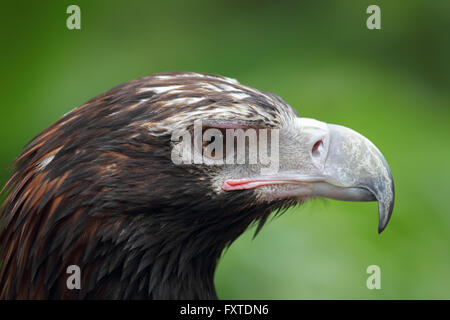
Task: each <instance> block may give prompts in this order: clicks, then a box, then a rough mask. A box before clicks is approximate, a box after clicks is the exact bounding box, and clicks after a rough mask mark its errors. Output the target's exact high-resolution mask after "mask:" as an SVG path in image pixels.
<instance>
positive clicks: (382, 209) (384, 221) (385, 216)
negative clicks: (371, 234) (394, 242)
mask: <svg viewBox="0 0 450 320" xmlns="http://www.w3.org/2000/svg"><path fill="white" fill-rule="evenodd" d="M378 205H379V209H378V210H379V223H378V234H380V233H381V232H383V231H384V229H386V226H387V225H388V223H389V221H390V220H391V216H392V211H393V209H394V197H392V201H390V202H389V203H388V205H387V206H386V205H385V204H384V203H379V204H378Z"/></svg>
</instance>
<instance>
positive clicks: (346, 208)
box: [0, 0, 450, 299]
mask: <svg viewBox="0 0 450 320" xmlns="http://www.w3.org/2000/svg"><path fill="white" fill-rule="evenodd" d="M161 2H162V1H161ZM70 4H78V5H79V6H80V7H81V19H82V21H81V25H82V29H81V30H75V31H70V30H68V29H67V28H66V18H67V17H68V15H67V14H66V8H67V6H68V5H70ZM370 4H378V5H379V6H380V7H381V26H382V29H381V30H368V29H367V28H366V19H367V17H368V14H366V8H367V7H368V6H369V5H370ZM0 11H1V20H0V21H1V22H0V26H1V28H0V35H1V48H2V50H1V52H0V58H1V59H0V63H1V72H2V77H1V80H0V81H1V88H2V89H1V109H0V137H1V138H0V139H1V147H0V182H1V184H3V183H4V182H5V181H6V180H7V178H8V176H9V174H10V172H11V171H10V170H8V169H7V167H8V165H9V164H10V162H11V161H12V160H13V159H14V158H15V157H16V156H17V155H18V154H19V153H20V151H21V150H22V148H23V147H24V145H25V144H26V143H27V142H28V141H29V140H30V139H31V138H33V137H34V136H35V135H37V134H38V133H39V132H40V131H41V130H43V129H44V128H45V127H47V126H48V125H50V124H51V123H53V122H54V121H56V120H57V119H58V118H59V117H61V116H62V115H63V114H64V113H65V112H67V111H69V110H71V109H72V108H74V107H77V106H79V105H81V104H83V103H84V102H85V101H87V100H88V99H90V98H92V97H94V96H96V95H97V94H99V93H101V92H103V91H105V90H107V89H109V88H111V87H113V86H115V85H117V84H119V83H122V82H126V81H128V80H131V79H134V78H138V77H141V76H145V75H149V74H153V73H157V72H162V71H171V70H188V71H198V72H208V73H218V74H222V75H225V76H229V77H232V78H236V79H238V80H239V81H240V82H241V83H244V84H247V85H250V86H253V87H256V88H258V89H261V90H266V91H271V92H274V93H277V94H278V95H280V96H281V97H283V98H284V99H285V100H286V101H287V102H288V103H289V104H290V105H292V106H293V107H294V108H296V109H297V110H298V111H299V112H300V114H301V115H302V116H306V117H311V118H316V119H319V120H322V121H326V122H330V123H337V124H342V125H345V126H348V127H351V128H353V129H355V130H357V131H359V132H361V133H362V134H364V135H365V136H366V137H368V138H369V139H371V140H372V141H373V142H374V143H375V144H376V145H377V146H378V147H379V148H380V149H381V150H382V152H383V153H384V155H385V157H386V158H387V160H388V162H389V164H390V166H391V169H392V172H393V176H394V179H395V184H396V191H397V198H396V206H395V209H394V213H393V217H392V220H391V223H390V225H389V226H388V227H387V229H386V231H385V232H384V233H383V234H381V235H378V234H377V219H378V217H377V205H376V203H346V202H339V201H331V200H327V201H325V200H323V201H322V200H316V201H313V202H311V203H308V204H306V205H304V206H303V207H301V208H293V209H290V210H289V211H288V212H287V213H286V214H284V215H283V216H281V217H279V218H277V219H275V220H274V221H271V222H270V223H269V224H267V225H266V227H265V228H264V229H263V230H262V232H261V233H260V234H259V235H258V237H256V238H255V239H254V240H252V234H253V232H254V229H253V230H252V229H251V230H249V231H248V232H247V233H245V234H244V235H243V236H242V237H241V238H240V239H238V240H237V241H236V242H235V243H234V244H233V246H232V247H231V248H230V249H228V250H227V251H226V252H225V253H224V255H223V258H222V260H221V261H220V264H219V267H218V270H217V273H216V286H217V291H218V294H219V297H220V298H222V299H240V298H246V299H335V298H337V299H355V298H360V299H381V298H387V299H419V298H425V299H428V298H435V299H441V298H446V299H449V298H450V234H449V231H450V214H449V208H450V195H449V191H450V167H449V159H450V148H449V138H450V130H449V123H450V122H449V120H450V60H449V59H450V1H444V0H443V1H412V0H409V1H375V0H371V1H365V0H361V1H332V0H330V1H297V2H294V1H283V2H281V1H280V2H275V1H261V0H260V1H231V0H228V1H181V0H180V1H164V3H152V2H151V1H92V0H89V1H73V2H72V1H14V2H10V3H9V4H7V3H5V2H3V3H2V9H1V10H0ZM372 264H376V265H379V266H380V267H381V287H382V289H381V290H368V289H367V288H366V279H367V277H368V275H367V274H366V268H367V267H368V266H369V265H372Z"/></svg>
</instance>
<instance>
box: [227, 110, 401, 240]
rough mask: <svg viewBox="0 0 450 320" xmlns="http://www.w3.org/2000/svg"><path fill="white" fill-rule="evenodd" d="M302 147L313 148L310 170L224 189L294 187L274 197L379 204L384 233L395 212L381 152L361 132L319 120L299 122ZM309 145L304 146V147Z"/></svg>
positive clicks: (233, 183) (241, 182)
mask: <svg viewBox="0 0 450 320" xmlns="http://www.w3.org/2000/svg"><path fill="white" fill-rule="evenodd" d="M297 127H298V128H299V130H300V135H301V137H302V141H303V145H305V146H307V147H306V148H301V149H302V150H303V151H302V152H305V150H309V160H308V165H307V166H305V167H308V168H309V169H306V170H305V169H303V168H298V170H293V171H292V170H289V171H284V172H278V173H275V174H270V175H259V176H255V177H250V178H245V179H228V180H226V181H224V183H223V185H222V189H223V190H225V191H231V190H244V189H254V188H258V187H262V186H268V185H289V186H290V188H288V189H281V188H280V190H279V191H275V192H272V193H271V196H272V197H273V198H286V197H297V198H314V197H326V198H332V199H337V200H346V201H378V213H379V224H378V232H379V233H381V232H382V231H383V230H384V229H385V228H386V225H387V224H388V222H389V219H390V217H391V215H392V210H393V208H394V198H395V193H394V180H393V178H392V174H391V171H390V169H389V166H388V164H387V162H386V160H385V158H384V157H383V155H382V154H381V152H380V151H379V150H378V149H377V147H375V145H374V144H373V143H372V142H370V141H369V140H368V139H367V138H365V137H364V136H362V135H361V134H359V133H357V132H356V131H354V130H352V129H349V128H346V127H343V126H339V125H334V124H326V123H324V122H320V121H317V120H314V119H308V118H298V119H297ZM303 147H304V146H303Z"/></svg>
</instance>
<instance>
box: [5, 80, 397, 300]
mask: <svg viewBox="0 0 450 320" xmlns="http://www.w3.org/2000/svg"><path fill="white" fill-rule="evenodd" d="M5 190H6V192H8V196H7V198H6V200H5V202H4V203H3V205H2V208H1V220H0V244H1V250H0V263H1V269H0V298H27V299H29V298H31V299H33V298H36V299H48V298H52V299H54V298H56V299H66V298H67V299H95V298H107V299H148V298H149V299H168V298H169V299H212V298H216V293H215V289H214V284H213V278H214V271H215V267H216V264H217V261H218V259H219V257H220V255H221V252H222V250H223V249H224V248H225V247H227V246H228V245H230V244H231V243H232V242H233V241H234V240H235V239H236V238H237V237H238V236H239V235H240V234H242V233H243V232H244V231H245V230H246V229H247V227H248V226H249V225H250V224H252V223H256V224H257V226H258V227H257V231H259V229H260V228H261V227H262V226H263V224H264V223H265V221H266V220H267V218H268V216H269V215H270V214H271V213H272V212H274V211H275V212H277V211H278V212H279V211H282V210H283V209H285V208H288V207H290V206H292V205H295V204H298V203H302V202H304V201H306V200H308V199H312V198H317V197H328V198H333V199H340V200H350V201H374V200H376V201H378V203H379V226H378V230H379V232H381V231H382V230H383V229H384V228H385V226H386V224H387V223H388V221H389V218H390V216H391V213H392V208H393V203H394V185H393V179H392V175H391V173H390V169H389V166H388V165H387V163H386V160H385V159H384V157H383V156H382V154H381V152H380V151H379V150H378V149H377V148H376V147H375V146H374V145H373V144H372V143H371V142H370V141H369V140H368V139H366V138H364V137H363V136H362V135H360V134H358V133H357V132H355V131H353V130H351V129H348V128H345V127H343V126H338V125H332V124H327V123H324V122H320V121H317V120H314V119H309V118H302V117H300V116H299V115H298V114H297V113H296V112H295V111H294V110H293V109H292V108H291V107H290V106H289V105H288V104H287V103H286V102H285V101H283V100H282V99H281V98H280V97H278V96H277V95H275V94H272V93H268V92H261V91H259V90H256V89H253V88H251V87H248V86H245V85H241V84H239V83H238V82H237V81H236V80H234V79H230V78H226V77H222V76H217V75H210V74H200V73H189V72H174V73H161V74H157V75H153V76H148V77H144V78H141V79H138V80H134V81H130V82H128V83H125V84H122V85H119V86H117V87H115V88H113V89H111V90H109V91H107V92H105V93H103V94H101V95H99V96H97V97H96V98H94V99H92V100H90V101H88V102H87V103H86V104H84V105H82V106H80V107H78V108H76V109H74V110H73V111H71V112H69V113H68V114H66V115H64V116H63V117H62V118H61V119H60V120H58V121H57V122H56V123H54V124H53V125H51V126H50V127H48V128H47V129H45V130H44V131H43V132H42V133H41V134H39V135H38V136H37V137H36V138H34V139H33V140H32V141H31V143H30V144H29V145H28V146H27V147H26V149H25V150H24V151H23V153H22V154H21V155H20V156H19V157H18V158H17V159H16V170H15V172H14V173H13V175H12V176H11V178H10V179H9V181H8V182H7V184H6V186H5ZM71 265H76V266H78V267H79V268H80V270H81V288H80V289H79V290H69V289H68V288H67V284H66V281H67V276H68V275H67V273H66V270H67V268H68V266H71Z"/></svg>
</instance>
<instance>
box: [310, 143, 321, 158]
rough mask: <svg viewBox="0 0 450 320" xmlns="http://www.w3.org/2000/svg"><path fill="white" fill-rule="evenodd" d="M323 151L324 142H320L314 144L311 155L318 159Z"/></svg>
mask: <svg viewBox="0 0 450 320" xmlns="http://www.w3.org/2000/svg"><path fill="white" fill-rule="evenodd" d="M322 149H323V141H322V140H319V141H317V142H316V143H314V146H313V147H312V150H311V154H312V156H313V157H318V156H320V154H321V153H322Z"/></svg>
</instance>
